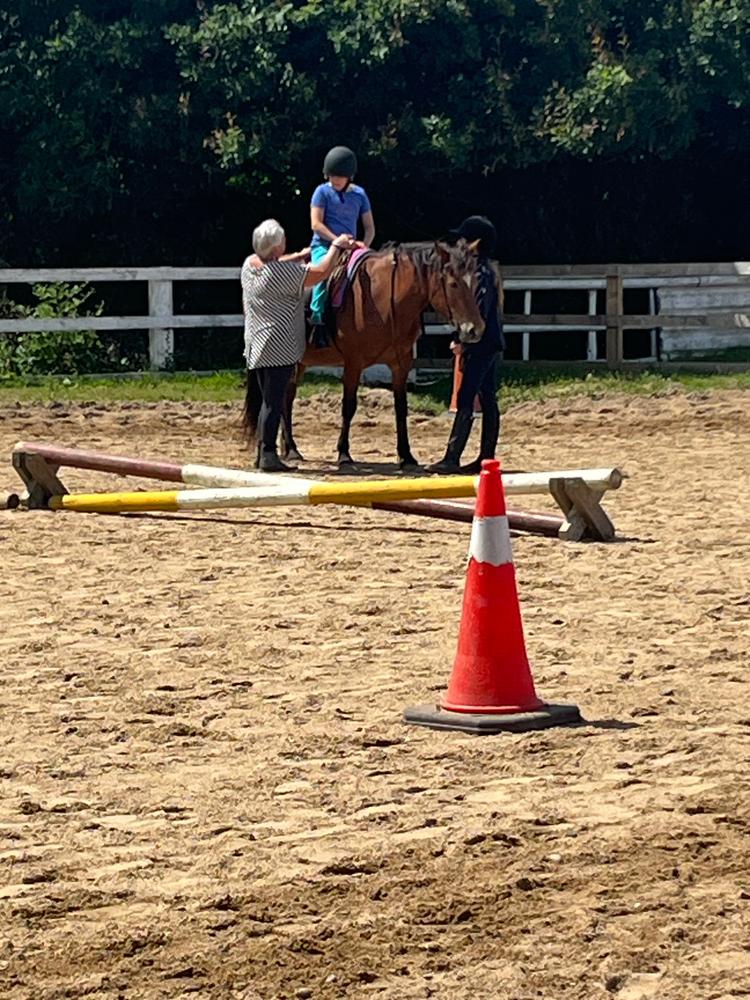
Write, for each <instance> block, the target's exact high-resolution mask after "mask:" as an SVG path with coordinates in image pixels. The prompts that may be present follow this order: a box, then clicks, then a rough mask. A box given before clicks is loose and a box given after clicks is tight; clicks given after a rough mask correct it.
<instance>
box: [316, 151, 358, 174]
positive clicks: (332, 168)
mask: <svg viewBox="0 0 750 1000" xmlns="http://www.w3.org/2000/svg"><path fill="white" fill-rule="evenodd" d="M356 172H357V157H356V155H355V154H354V153H353V152H352V150H351V149H349V147H348V146H334V147H333V149H329V150H328V152H327V153H326V158H325V160H323V176H324V177H348V178H349V180H351V179H352V177H354V175H355V174H356Z"/></svg>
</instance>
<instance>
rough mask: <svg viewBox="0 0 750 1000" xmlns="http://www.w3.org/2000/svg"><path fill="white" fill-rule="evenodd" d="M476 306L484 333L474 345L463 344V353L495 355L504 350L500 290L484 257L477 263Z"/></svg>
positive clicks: (493, 273)
mask: <svg viewBox="0 0 750 1000" xmlns="http://www.w3.org/2000/svg"><path fill="white" fill-rule="evenodd" d="M477 279H478V280H477V305H478V306H479V312H480V313H481V315H482V319H483V320H484V323H485V326H484V333H483V335H482V338H481V340H478V341H477V342H476V343H475V344H464V352H465V353H470V354H495V353H496V352H497V351H503V350H505V337H504V336H503V323H502V318H501V315H500V308H499V306H500V301H499V300H500V290H499V289H498V287H497V281H496V279H495V272H494V271H493V270H492V268H491V267H490V262H489V260H488V259H487V258H486V257H480V258H479V260H478V261H477Z"/></svg>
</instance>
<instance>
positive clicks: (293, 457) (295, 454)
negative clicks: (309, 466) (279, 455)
mask: <svg viewBox="0 0 750 1000" xmlns="http://www.w3.org/2000/svg"><path fill="white" fill-rule="evenodd" d="M284 461H285V462H304V461H305V459H304V456H303V455H301V454H300V452H299V451H298V450H297V449H296V448H290V449H289V451H285V452H284Z"/></svg>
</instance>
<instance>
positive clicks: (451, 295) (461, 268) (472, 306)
mask: <svg viewBox="0 0 750 1000" xmlns="http://www.w3.org/2000/svg"><path fill="white" fill-rule="evenodd" d="M474 249H475V244H469V243H467V242H466V241H465V240H459V241H458V243H457V244H456V246H449V245H448V244H447V243H435V245H434V247H433V249H432V252H431V257H432V264H433V266H432V267H430V268H429V270H428V277H427V294H428V298H429V300H430V305H431V306H432V307H433V309H435V310H436V311H437V312H439V313H440V314H441V315H443V316H445V318H446V319H447V320H448V321H449V322H450V323H452V324H454V325H455V326H456V327H457V328H458V330H459V331H460V335H461V339H462V340H465V341H467V342H469V343H471V342H472V341H476V340H479V339H480V337H481V336H482V334H483V333H484V319H483V318H482V314H481V313H480V311H479V306H478V305H477V294H476V293H477V258H476V255H475V253H474Z"/></svg>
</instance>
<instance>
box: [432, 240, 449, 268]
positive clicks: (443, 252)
mask: <svg viewBox="0 0 750 1000" xmlns="http://www.w3.org/2000/svg"><path fill="white" fill-rule="evenodd" d="M435 249H436V250H437V255H438V257H439V258H440V263H441V264H445V263H446V261H448V260H450V256H451V252H450V250H449V249H448V247H447V246H446V245H445V243H438V242H436V243H435Z"/></svg>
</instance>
